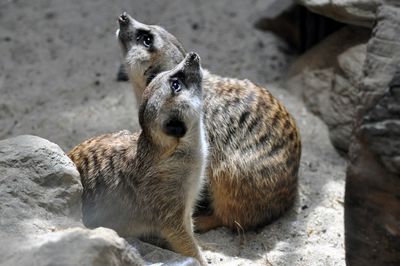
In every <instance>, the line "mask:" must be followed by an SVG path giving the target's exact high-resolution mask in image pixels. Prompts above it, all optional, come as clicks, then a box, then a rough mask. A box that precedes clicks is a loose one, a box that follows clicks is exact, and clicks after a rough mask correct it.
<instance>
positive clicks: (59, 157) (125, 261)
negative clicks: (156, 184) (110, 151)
mask: <svg viewBox="0 0 400 266" xmlns="http://www.w3.org/2000/svg"><path fill="white" fill-rule="evenodd" d="M81 193H82V185H81V183H80V178H79V173H78V172H77V170H76V168H75V165H74V164H73V163H72V162H71V160H69V158H68V157H67V156H66V155H65V154H64V152H63V151H62V150H61V149H60V147H58V146H57V145H55V144H53V143H51V142H49V141H47V140H44V139H42V138H39V137H35V136H19V137H16V138H11V139H7V140H3V141H0V201H1V202H2V204H1V205H0V213H1V219H0V228H1V230H0V264H1V265H10V266H11V265H32V264H35V265H71V266H72V265H143V263H144V262H143V261H142V260H141V258H140V256H139V255H138V253H137V251H136V250H135V248H133V247H132V246H131V245H129V244H128V243H127V242H126V241H125V240H124V239H122V238H120V237H119V236H118V235H117V234H116V233H115V232H114V231H112V230H110V229H105V228H98V229H95V230H89V229H84V228H82V227H83V225H82V223H81V220H80V217H81V214H82V211H81Z"/></svg>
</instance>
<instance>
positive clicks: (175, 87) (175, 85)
mask: <svg viewBox="0 0 400 266" xmlns="http://www.w3.org/2000/svg"><path fill="white" fill-rule="evenodd" d="M171 89H172V92H173V93H174V94H177V93H178V92H180V91H181V89H182V85H181V82H180V81H179V80H177V79H173V80H171Z"/></svg>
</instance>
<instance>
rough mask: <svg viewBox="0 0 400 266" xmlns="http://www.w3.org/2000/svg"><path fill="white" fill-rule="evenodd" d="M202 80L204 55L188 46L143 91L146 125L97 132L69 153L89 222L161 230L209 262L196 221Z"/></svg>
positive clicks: (131, 230) (202, 157)
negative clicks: (197, 239)
mask: <svg viewBox="0 0 400 266" xmlns="http://www.w3.org/2000/svg"><path fill="white" fill-rule="evenodd" d="M201 80H202V73H201V67H200V59H199V57H198V56H197V54H195V53H189V54H188V55H187V56H186V58H185V59H184V60H183V61H182V62H181V63H180V64H179V65H178V66H177V67H175V68H174V69H173V70H171V71H168V72H163V73H161V74H159V75H158V76H157V77H156V78H155V79H154V80H153V81H152V82H151V83H150V84H149V85H148V88H147V89H146V90H145V91H144V94H143V101H142V103H141V105H140V111H139V123H140V126H141V128H142V131H141V132H140V133H137V134H130V133H129V132H127V131H122V132H119V133H114V134H107V135H102V136H99V137H95V138H92V139H89V140H87V141H85V142H83V143H82V144H80V145H78V146H76V147H75V148H74V149H73V150H72V151H71V152H70V153H69V154H68V156H69V157H70V158H71V159H72V161H73V162H74V163H75V164H76V166H77V168H78V171H79V173H80V174H81V179H82V185H83V188H84V190H83V196H82V199H83V206H82V210H83V221H84V224H85V225H86V226H88V227H98V226H104V227H109V228H112V229H114V230H116V231H117V232H118V234H120V235H122V236H140V235H143V234H149V233H151V234H159V235H161V236H162V237H163V238H165V239H166V240H167V242H168V243H169V244H170V245H171V248H172V249H173V250H175V251H177V252H179V253H181V254H182V255H185V256H192V257H195V258H197V259H198V260H199V261H200V262H201V263H202V264H205V262H204V260H203V258H202V256H201V254H200V251H199V248H198V246H197V245H196V242H195V239H194V236H193V228H192V211H193V207H194V204H195V201H196V199H197V196H198V194H199V190H200V188H201V185H202V180H203V176H204V171H205V165H206V156H207V142H206V139H205V133H204V129H203V123H202V102H203V96H202V83H201Z"/></svg>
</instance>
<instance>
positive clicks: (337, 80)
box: [287, 26, 370, 152]
mask: <svg viewBox="0 0 400 266" xmlns="http://www.w3.org/2000/svg"><path fill="white" fill-rule="evenodd" d="M369 35H370V31H369V30H367V29H364V28H360V27H354V26H347V27H344V28H342V29H340V30H339V31H337V32H335V33H333V34H331V35H330V36H329V37H327V38H326V39H325V40H323V41H322V42H321V43H319V44H317V45H316V46H315V47H313V48H312V49H310V50H309V51H307V52H306V53H305V54H303V55H302V56H300V57H299V59H298V60H296V62H295V63H294V64H293V65H292V66H291V68H290V70H289V80H288V83H287V86H288V88H289V89H290V90H291V91H294V92H296V93H297V94H300V95H302V97H303V99H304V102H305V103H306V104H307V107H308V108H309V109H310V110H311V111H312V112H313V113H315V114H317V115H319V116H320V117H321V118H322V120H323V121H324V122H325V123H326V124H327V125H328V128H329V135H330V139H331V141H332V143H333V145H334V146H335V147H336V148H337V149H339V150H340V151H343V152H347V150H348V146H349V143H350V137H351V131H352V123H353V120H354V115H355V105H356V97H357V96H356V95H357V93H358V86H359V83H360V81H361V80H360V79H361V76H362V66H363V63H364V60H365V52H366V51H365V50H366V45H365V44H364V43H366V42H367V40H368V38H369Z"/></svg>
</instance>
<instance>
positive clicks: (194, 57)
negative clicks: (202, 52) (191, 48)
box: [189, 52, 199, 61]
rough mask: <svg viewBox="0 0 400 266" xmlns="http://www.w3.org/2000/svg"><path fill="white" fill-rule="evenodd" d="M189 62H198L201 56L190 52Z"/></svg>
mask: <svg viewBox="0 0 400 266" xmlns="http://www.w3.org/2000/svg"><path fill="white" fill-rule="evenodd" d="M189 60H190V61H194V60H196V61H198V60H199V55H198V54H196V53H195V52H190V53H189Z"/></svg>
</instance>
